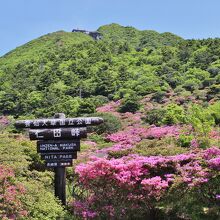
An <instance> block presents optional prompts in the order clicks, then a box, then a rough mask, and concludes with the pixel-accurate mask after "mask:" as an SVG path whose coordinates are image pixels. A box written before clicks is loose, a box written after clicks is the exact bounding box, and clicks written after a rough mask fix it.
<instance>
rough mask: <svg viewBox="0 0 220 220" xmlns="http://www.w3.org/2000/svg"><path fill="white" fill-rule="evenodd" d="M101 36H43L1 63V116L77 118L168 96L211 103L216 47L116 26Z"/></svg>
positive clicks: (219, 45) (217, 43) (214, 42)
mask: <svg viewBox="0 0 220 220" xmlns="http://www.w3.org/2000/svg"><path fill="white" fill-rule="evenodd" d="M99 31H100V32H101V33H102V34H103V36H104V37H103V40H100V41H94V40H93V39H92V38H91V37H90V36H88V35H85V34H82V33H66V32H56V33H52V34H48V35H45V36H43V37H40V38H39V39H36V40H33V41H31V42H29V43H27V44H25V45H23V46H21V47H19V48H17V49H15V50H13V51H11V52H10V53H8V54H6V55H5V56H3V57H1V58H0V76H1V77H0V111H1V113H2V114H12V115H15V116H20V115H34V116H37V117H39V116H47V115H51V114H53V112H55V111H62V112H65V113H66V114H68V115H72V116H74V115H79V114H82V113H91V112H93V111H94V109H95V107H97V106H98V105H100V104H103V103H105V102H106V101H108V100H111V99H115V100H117V99H120V98H123V97H126V96H128V95H132V96H138V97H139V98H141V97H143V96H145V95H148V94H151V93H154V92H161V93H163V92H167V91H173V90H174V92H176V93H177V92H179V93H183V94H184V93H186V92H187V93H190V94H191V93H195V95H197V96H199V95H200V93H201V91H204V93H205V95H206V97H205V99H207V100H206V101H209V100H210V99H212V98H216V96H215V95H213V93H216V91H218V89H219V82H220V77H219V65H220V59H219V56H220V40H219V39H208V40H183V39H182V38H180V37H178V36H176V35H173V34H170V33H163V34H159V33H157V32H154V31H138V30H136V29H135V28H132V27H122V26H120V25H117V24H111V25H106V26H103V27H100V28H99ZM207 94H208V95H207ZM100 95H101V96H102V97H100ZM80 97H83V98H84V99H80ZM217 98H218V97H217ZM80 106H81V107H80ZM85 109H86V110H85Z"/></svg>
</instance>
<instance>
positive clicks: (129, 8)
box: [0, 0, 220, 56]
mask: <svg viewBox="0 0 220 220" xmlns="http://www.w3.org/2000/svg"><path fill="white" fill-rule="evenodd" d="M219 10H220V0H0V56H1V55H3V54H5V53H6V52H8V51H10V50H11V49H14V48H15V47H17V46H20V45H22V44H24V43H26V42H28V41H30V40H32V39H34V38H37V37H39V36H41V35H44V34H47V33H50V32H54V31H57V30H65V31H71V30H72V29H73V28H82V29H88V30H96V29H97V28H98V27H99V26H101V25H105V24H110V23H119V24H121V25H124V26H134V27H136V28H138V29H140V30H147V29H150V30H156V31H158V32H166V31H169V32H172V33H175V34H177V35H179V36H182V37H183V38H187V39H188V38H194V39H198V38H208V37H220V13H219Z"/></svg>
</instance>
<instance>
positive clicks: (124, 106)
mask: <svg viewBox="0 0 220 220" xmlns="http://www.w3.org/2000/svg"><path fill="white" fill-rule="evenodd" d="M139 108H140V104H139V102H138V99H137V97H136V96H128V97H126V98H124V99H123V100H122V103H121V106H120V107H119V109H118V111H119V112H122V113H125V112H133V113H135V112H136V111H137V110H139Z"/></svg>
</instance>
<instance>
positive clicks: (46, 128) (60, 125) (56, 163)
mask: <svg viewBox="0 0 220 220" xmlns="http://www.w3.org/2000/svg"><path fill="white" fill-rule="evenodd" d="M101 123H103V119H102V118H99V117H79V118H65V114H64V113H56V114H55V115H54V118H53V119H36V120H19V121H16V123H15V126H16V127H17V128H30V130H29V137H30V140H37V152H38V153H40V154H41V158H42V159H43V160H45V165H46V167H48V168H54V172H55V176H54V185H55V196H57V197H58V198H59V199H60V200H61V201H62V204H63V205H66V171H65V167H71V166H72V165H73V164H72V163H73V159H77V151H79V150H80V138H86V137H87V129H86V128H87V126H91V125H99V124H101Z"/></svg>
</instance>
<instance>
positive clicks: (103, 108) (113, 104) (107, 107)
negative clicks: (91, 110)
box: [96, 100, 121, 115]
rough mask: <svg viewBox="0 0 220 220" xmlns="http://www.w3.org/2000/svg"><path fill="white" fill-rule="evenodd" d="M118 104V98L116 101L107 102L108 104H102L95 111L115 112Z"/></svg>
mask: <svg viewBox="0 0 220 220" xmlns="http://www.w3.org/2000/svg"><path fill="white" fill-rule="evenodd" d="M120 104H121V102H120V100H118V101H116V102H113V101H112V102H109V103H108V104H106V105H104V106H101V107H98V108H96V111H97V112H110V113H113V112H115V113H116V112H117V108H118V107H119V106H120ZM117 115H118V114H117Z"/></svg>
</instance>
